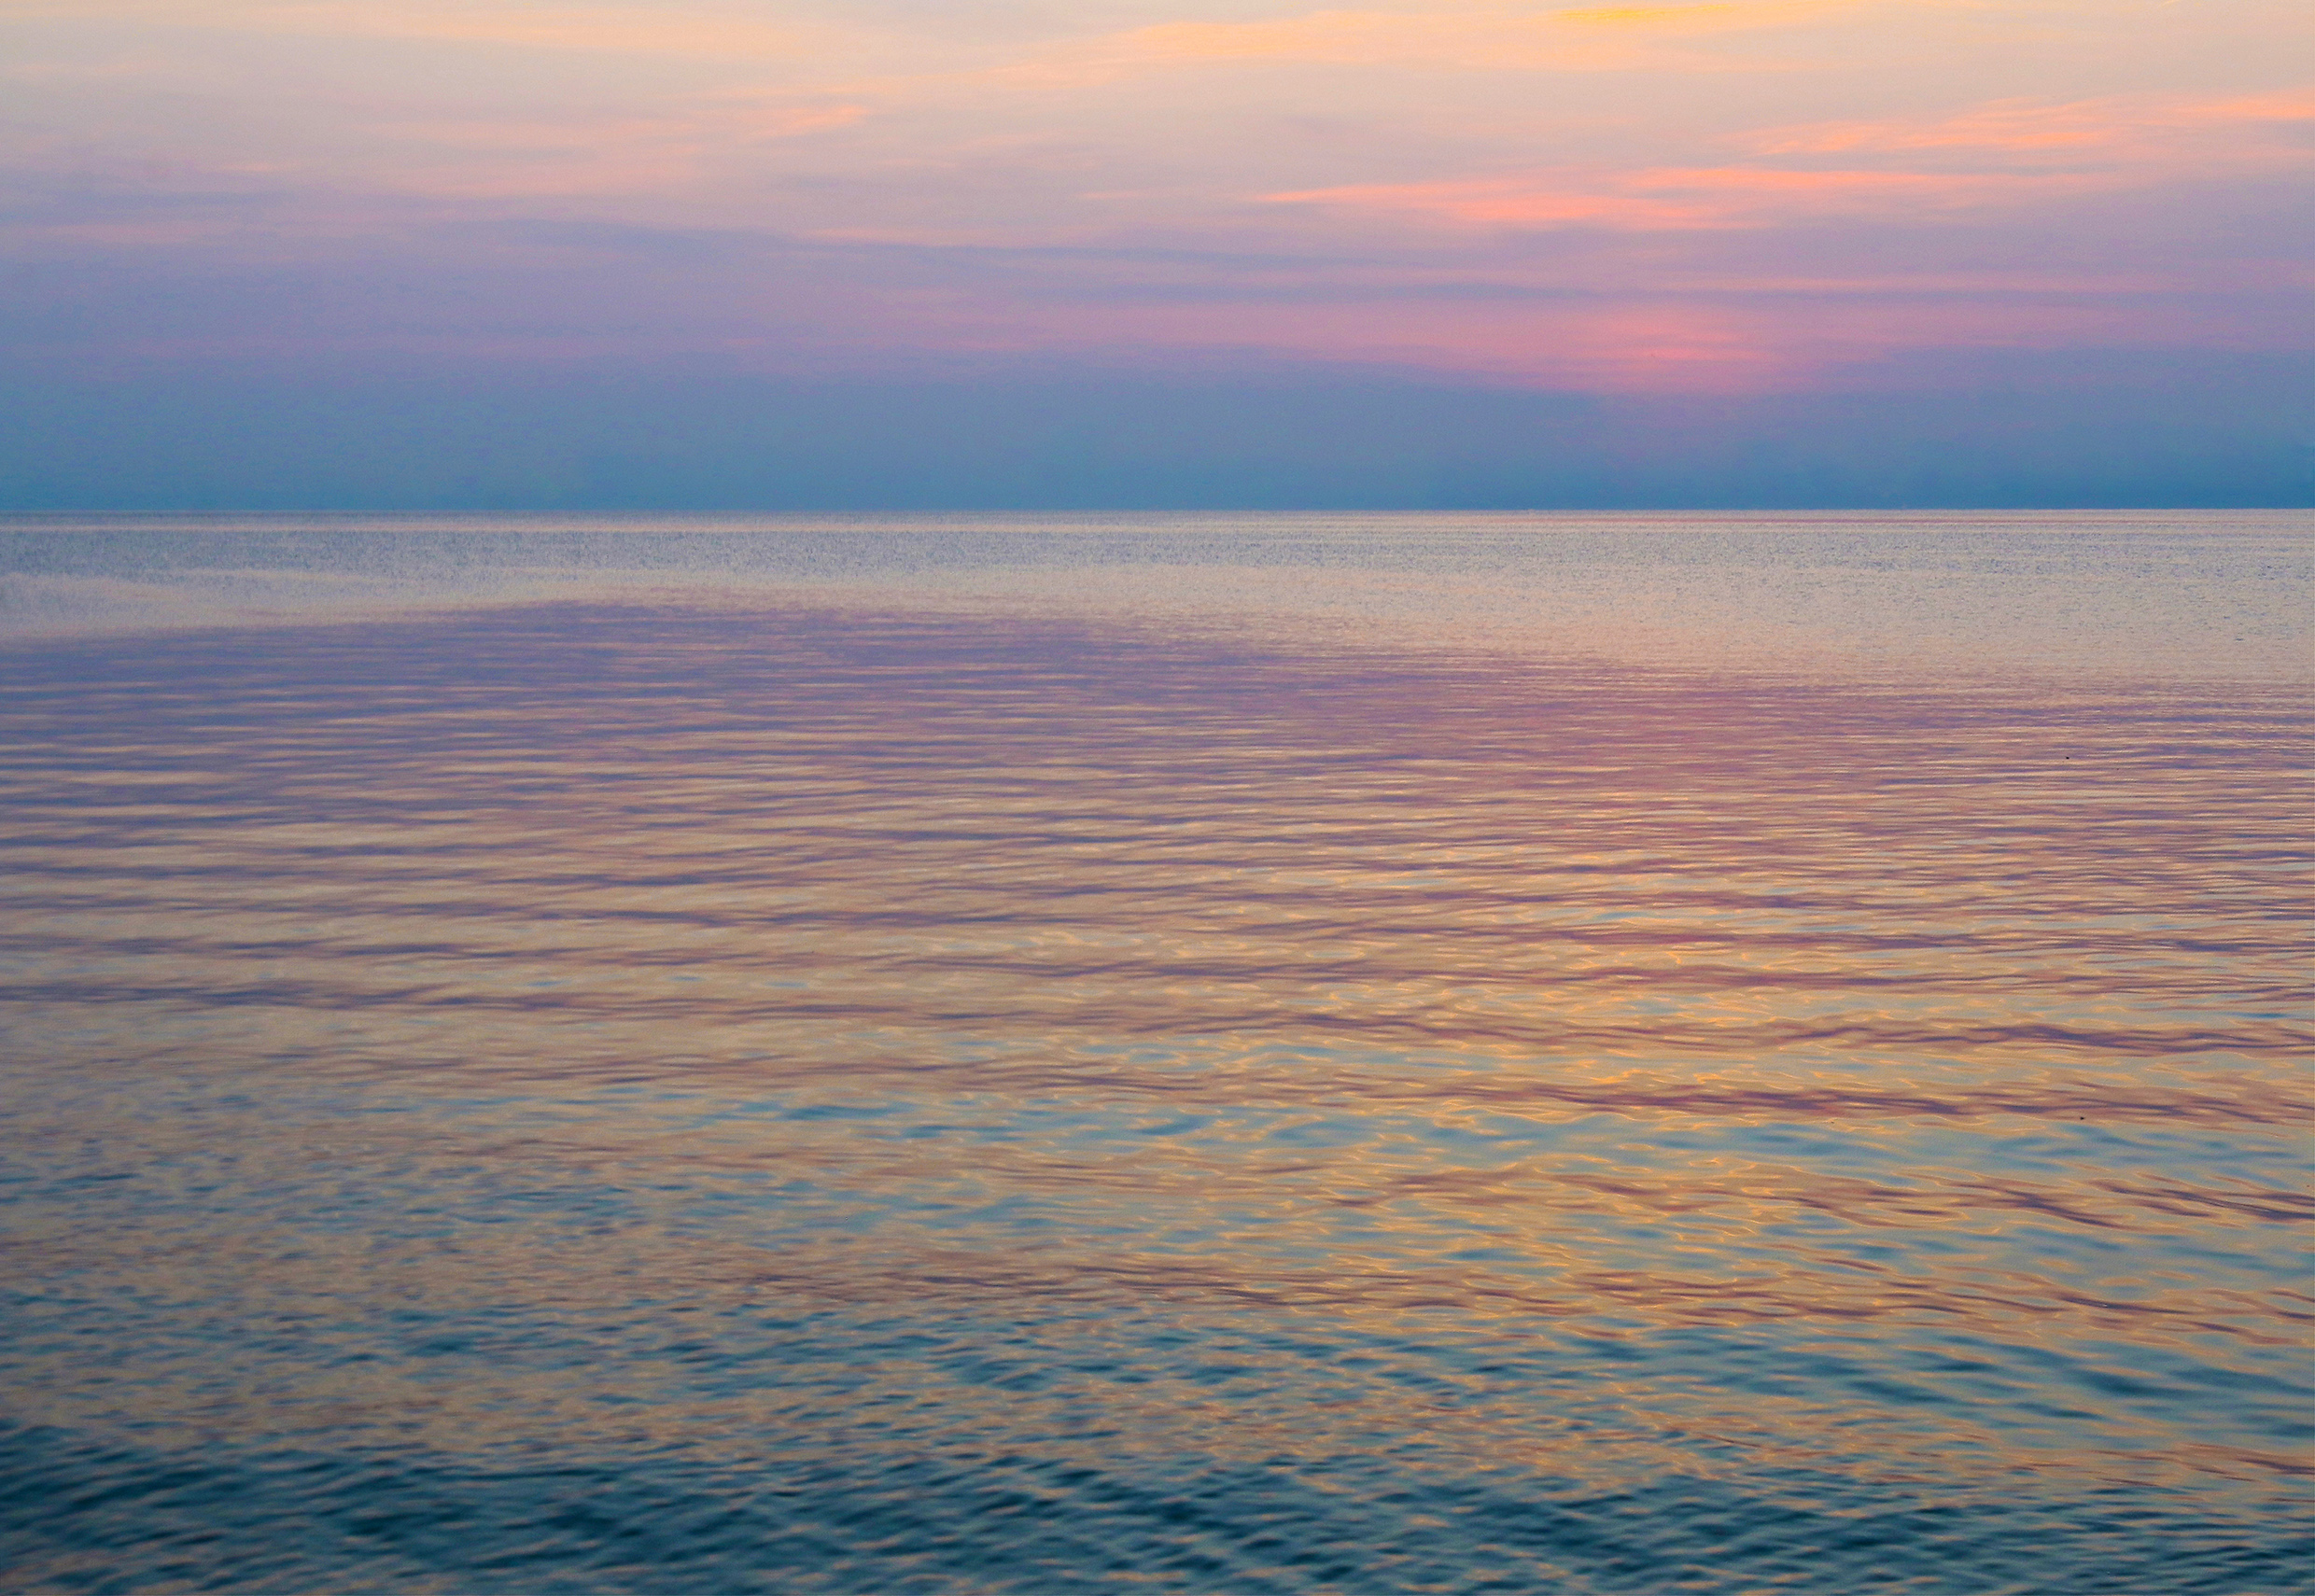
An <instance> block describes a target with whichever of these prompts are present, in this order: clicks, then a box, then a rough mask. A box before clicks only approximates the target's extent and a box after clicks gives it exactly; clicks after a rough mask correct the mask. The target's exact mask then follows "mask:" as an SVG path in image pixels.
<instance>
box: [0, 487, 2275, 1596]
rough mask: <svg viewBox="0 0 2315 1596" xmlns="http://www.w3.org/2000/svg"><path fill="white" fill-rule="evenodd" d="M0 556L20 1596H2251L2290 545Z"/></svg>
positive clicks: (1502, 521) (1749, 540)
mask: <svg viewBox="0 0 2315 1596" xmlns="http://www.w3.org/2000/svg"><path fill="white" fill-rule="evenodd" d="M0 532H5V533H6V536H5V537H0V550H5V553H6V562H7V569H8V571H9V572H10V573H12V574H11V575H10V578H9V580H10V581H11V582H12V583H13V585H12V586H11V587H10V588H9V589H8V592H9V593H10V594H11V595H13V596H12V603H13V606H14V608H13V609H11V610H10V611H8V612H7V613H8V614H10V615H13V616H14V617H15V621H14V624H15V628H16V629H15V631H14V632H13V634H12V635H11V636H10V637H8V638H7V640H6V641H5V642H0V670H5V676H6V695H5V698H0V721H5V729H6V735H5V737H0V749H5V752H4V753H0V801H4V802H5V803H6V805H7V815H8V824H7V829H6V837H5V844H4V845H0V846H4V847H5V851H6V855H7V858H6V863H7V872H8V874H7V886H6V888H5V891H6V894H7V906H8V912H7V917H6V919H5V922H4V923H0V1059H4V1062H0V1071H5V1072H4V1073H0V1157H4V1158H5V1163H4V1164H0V1179H4V1180H5V1184H4V1185H0V1204H4V1206H0V1212H4V1213H5V1215H6V1218H5V1220H4V1221H0V1223H4V1224H5V1225H6V1237H5V1239H6V1246H7V1259H8V1268H7V1274H6V1276H5V1284H6V1291H5V1295H0V1314H5V1331H4V1332H0V1387H4V1388H5V1391H6V1393H7V1403H6V1407H5V1414H6V1425H5V1428H4V1429H0V1559H5V1566H6V1567H7V1570H8V1579H7V1589H10V1590H19V1589H21V1590H24V1591H27V1592H41V1593H49V1592H99V1593H103V1592H116V1591H120V1592H126V1591H139V1592H177V1591H194V1590H203V1591H205V1590H224V1591H251V1592H282V1593H296V1596H306V1593H318V1592H331V1593H335V1592H358V1591H393V1592H405V1591H407V1592H436V1591H439V1592H445V1593H451V1596H467V1593H474V1596H484V1593H495V1592H510V1593H512V1592H520V1593H523V1596H530V1593H535V1592H536V1593H561V1592H574V1593H575V1592H586V1593H595V1592H605V1593H610V1592H638V1593H647V1592H648V1593H655V1592H663V1591H664V1592H726V1591H733V1592H737V1591H780V1592H785V1591H791V1590H793V1591H828V1592H878V1593H881V1592H892V1591H925V1592H943V1593H947V1592H981V1591H992V1592H993V1591H1004V1592H1016V1591H1018V1592H1046V1591H1057V1592H1059V1591H1079V1590H1115V1589H1159V1590H1179V1591H1189V1592H1206V1591H1229V1592H1236V1591H1246V1592H1322V1591H1340V1592H1353V1591H1356V1592H1366V1591H1377V1592H1384V1591H1388V1592H1399V1591H1433V1590H1437V1591H1454V1592H1463V1591H1480V1590H1505V1591H1543V1592H1610V1591H1613V1592H1647V1593H1651V1596H1652V1593H1656V1592H1672V1591H1703V1592H1712V1593H1729V1596H1735V1593H1739V1592H1742V1593H1753V1592H1767V1591H1776V1592H1787V1591H1791V1592H1824V1593H1828V1596H1831V1593H1841V1596H1847V1593H1852V1592H1858V1591H1864V1590H1890V1591H1907V1592H1925V1593H1926V1592H1939V1593H1943V1592H1969V1593H1972V1596H1975V1593H1981V1592H2026V1591H2032V1592H2066V1593H2069V1596H2070V1593H2074V1592H2085V1593H2086V1592H2098V1593H2105V1592H2147V1593H2168V1592H2188V1591H2223V1592H2229V1593H2280V1592H2291V1591H2299V1590H2308V1589H2315V1512H2310V1508H2315V1486H2311V1485H2310V1478H2311V1474H2310V1471H2315V1448H2311V1447H2310V1445H2309V1443H2310V1440H2311V1439H2315V1360H2310V1358H2309V1356H2308V1331H2309V1327H2310V1325H2315V1287H2311V1286H2310V1284H2309V1280H2310V1276H2309V1271H2308V1266H2307V1262H2306V1259H2307V1245H2306V1239H2307V1237H2308V1234H2309V1232H2308V1225H2309V1222H2310V1221H2315V1183H2311V1182H2310V1180H2309V1169H2308V1165H2309V1156H2308V1154H2309V1138H2308V1130H2309V1127H2310V1124H2311V1123H2315V1083H2311V1082H2310V1080H2309V1077H2308V1059H2309V1056H2310V1053H2311V1052H2315V1001H2311V999H2315V982H2310V980H2309V976H2308V972H2309V971H2310V970H2315V959H2310V958H2309V953H2310V943H2315V936H2311V935H2310V928H2309V920H2310V916H2311V915H2315V893H2310V890H2309V888H2310V880H2311V876H2310V870H2309V863H2310V854H2311V853H2315V844H2311V843H2310V841H2309V839H2310V838H2315V812H2311V811H2315V800H2311V799H2310V793H2309V789H2308V782H2307V771H2308V764H2309V761H2308V756H2309V754H2310V752H2315V714H2310V703H2309V698H2308V681H2309V679H2310V678H2315V647H2311V646H2310V628H2311V627H2315V604H2303V603H2302V602H2301V601H2302V600H2303V599H2305V598H2307V597H2308V596H2311V595H2310V592H2309V589H2310V573H2315V521H2311V520H2310V519H2309V518H2308V517H2304V516H2302V517H2298V518H2296V519H2295V520H2294V519H2293V518H2291V517H2287V516H2279V517H2266V518H2242V517H2234V518H2218V517H2204V518H2199V519H2198V518H2195V517H2170V518H2168V519H2161V518H2128V517H2107V518H2102V519H2101V518H2073V519H2070V520H2069V519H2065V518H2046V517H2045V518H2000V517H1980V518H1967V517H1961V518H1946V521H1945V522H1944V523H1929V522H1902V523H1900V522H1888V523H1883V522H1878V521H1875V520H1874V519H1873V518H1817V519H1815V520H1813V521H1810V520H1803V521H1791V522H1775V521H1769V520H1764V519H1763V518H1757V517H1756V518H1748V519H1742V520H1732V521H1731V522H1729V523H1727V524H1725V525H1721V524H1713V523H1709V522H1699V521H1697V520H1696V519H1695V518H1687V519H1683V520H1679V521H1663V522H1639V523H1635V521H1634V520H1632V519H1631V518H1625V519H1623V520H1620V521H1609V522H1592V521H1582V522H1576V521H1569V520H1559V521H1554V520H1551V519H1550V518H1531V519H1530V520H1529V521H1527V522H1522V521H1520V520H1518V519H1517V518H1504V517H1493V518H1480V519H1476V520H1465V519H1458V518H1454V517H1406V518H1388V517H1365V518H1357V519H1356V520H1355V521H1354V522H1349V523H1344V524H1342V525H1339V526H1337V525H1334V524H1332V523H1328V522H1326V521H1324V520H1320V519H1315V518H1299V519H1296V518H1267V519H1266V518H1249V517H1236V518H1228V517H1208V518H1195V517H1152V518H1142V519H1140V520H1136V519H1133V518H1109V519H1107V520H1104V521H1101V522H1099V523H1087V524H1083V525H1080V524H1076V523H1072V522H1069V521H1067V520H1066V519H1062V518H1047V519H1045V521H1042V522H1036V523H1025V522H1010V521H1008V522H1003V523H995V522H992V521H990V520H989V519H987V518H984V519H983V520H981V521H978V522H972V523H969V524H968V523H963V522H957V521H934V520H931V519H920V520H916V521H910V520H906V519H901V518H886V519H884V520H882V521H879V522H877V523H875V524H873V525H870V524H865V523H861V524H846V525H840V526H832V525H829V524H825V523H820V522H811V523H804V522H793V521H792V522H767V523H760V524H759V523H733V522H728V521H727V522H716V523H697V524H677V523H666V522H652V523H649V524H641V523H628V524H589V525H575V526H563V525H559V524H548V523H537V524H524V525H509V524H506V523H485V524H465V523H455V522H443V523H427V524H410V523H394V524H386V523H377V522H353V521H344V520H338V521H310V520H309V521H284V520H274V521H264V522H247V523H243V522H221V521H205V522H200V523H188V522H168V521H158V520H129V519H121V520H118V521H105V520H92V519H90V518H79V519H77V520H72V521H56V520H27V521H20V522H17V523H12V524H10V525H8V526H7V527H5V528H0ZM831 550H834V551H835V553H831V552H830V551H831ZM1260 573H1268V574H1267V575H1262V574H1260ZM2061 591H2063V592H2066V593H2069V594H2070V595H2072V596H2071V598H2070V599H2069V603H2070V605H2071V608H2070V609H2064V610H2062V611H2061V610H2059V609H2053V608H2052V602H2051V600H2050V595H2052V594H2053V593H2057V592H2061ZM1732 595H1733V596H1732ZM1620 617H1621V620H1620V619H1619V618H1620Z"/></svg>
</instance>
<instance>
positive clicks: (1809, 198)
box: [1263, 166, 2104, 231]
mask: <svg viewBox="0 0 2315 1596" xmlns="http://www.w3.org/2000/svg"><path fill="white" fill-rule="evenodd" d="M2101 186H2104V185H2103V184H2102V183H2101V182H2100V180H2098V179H2096V178H2088V177H2081V176H2076V175H2021V174H2011V173H1990V174H1959V175H1955V174H1943V173H1921V172H1790V171H1781V170H1776V169H1774V168H1769V167H1746V166H1727V167H1655V168H1649V169H1645V170H1642V171H1638V172H1633V173H1626V174H1590V175H1560V176H1558V177H1556V178H1555V177H1539V178H1516V177H1507V178H1494V179H1481V180H1478V181H1466V182H1445V183H1402V184H1367V185H1352V186H1349V187H1345V188H1339V189H1301V190H1298V191H1294V192H1288V193H1280V194H1268V195H1265V196H1263V197H1264V198H1265V199H1266V200H1268V201H1270V203H1275V204H1317V205H1330V206H1337V207H1341V208H1345V209H1350V210H1368V211H1375V210H1380V211H1400V212H1414V213H1417V214H1427V215H1430V216H1434V217H1440V218H1442V219H1444V220H1448V221H1453V222H1466V223H1476V224H1480V225H1487V226H1497V227H1522V228H1550V227H1583V226H1590V227H1603V228H1610V229H1616V230H1621V231H1682V230H1688V229H1698V228H1739V227H1764V226H1769V225H1772V224H1774V223H1775V222H1779V221H1790V220H1799V219H1808V218H1816V217H1875V216H1891V215H1898V216H1905V215H1919V214H1921V213H1922V212H1924V211H1933V212H1935V211H1944V212H1950V211H1963V210H1973V209H1982V208H1985V207H1988V206H1996V205H2008V204H2018V203H2027V202H2030V201H2035V200H2041V199H2047V198H2052V197H2057V196H2061V195H2067V194H2073V193H2080V192H2084V191H2086V190H2087V189H2093V188H2097V187H2101Z"/></svg>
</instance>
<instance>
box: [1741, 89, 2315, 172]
mask: <svg viewBox="0 0 2315 1596" xmlns="http://www.w3.org/2000/svg"><path fill="white" fill-rule="evenodd" d="M2305 122H2315V89H2299V90H2291V91H2284V92H2280V93H2274V94H2257V95H2238V96H2234V97H2230V98H2224V99H2199V100H2184V99H2179V98H2175V97H2173V98H2166V99H2154V98H2149V97H2144V96H2129V97H2112V98H2107V99H2098V100H2077V101H2072V102H2069V103H2065V104H2059V105H2047V104H2038V103H2036V102H2033V101H2029V100H2003V101H1997V102H1996V103H1994V104H1992V105H1981V106H1978V107H1976V108H1974V109H1972V110H1970V111H1966V112H1964V113H1962V114H1961V115H1959V116H1956V117H1943V118H1939V119H1934V120H1929V121H1859V122H1818V123H1813V124H1810V125H1807V126H1803V127H1797V128H1785V129H1779V130H1776V131H1775V132H1771V133H1763V134H1761V135H1760V136H1759V137H1758V138H1756V139H1754V140H1753V141H1751V143H1752V147H1753V148H1755V149H1757V150H1759V151H1761V153H1762V154H1768V155H1820V154H1848V153H1853V152H1867V151H1889V152H1895V151H1903V150H1952V151H1957V152H1980V153H1985V154H1993V155H2008V156H2027V157H2034V156H2039V155H2042V154H2045V153H2051V154H2058V155H2061V156H2064V157H2069V158H2070V157H2074V156H2078V155H2081V154H2084V153H2089V152H2103V153H2105V154H2108V155H2110V156H2113V157H2116V158H2132V157H2143V156H2146V155H2150V154H2156V153H2160V152H2163V151H2166V150H2180V149H2182V148H2183V147H2186V146H2188V145H2190V144H2196V143H2200V144H2202V145H2204V146H2206V147H2208V146H2209V144H2210V142H2211V140H2212V139H2213V138H2214V137H2215V138H2218V139H2222V140H2223V139H2224V138H2225V137H2226V135H2228V134H2230V133H2231V134H2234V135H2235V136H2236V138H2237V141H2238V148H2240V149H2241V151H2242V153H2243V155H2244V156H2245V157H2246V158H2249V157H2251V156H2252V155H2253V153H2254V151H2253V148H2252V147H2251V146H2248V145H2244V144H2243V143H2242V142H2241V140H2242V135H2244V134H2246V133H2255V131H2256V130H2259V129H2262V128H2265V127H2267V126H2286V125H2289V124H2294V123H2305ZM2258 152H2259V153H2263V154H2264V153H2275V154H2286V155H2287V154H2293V153H2296V154H2299V155H2301V156H2304V155H2305V153H2306V152H2305V150H2304V149H2303V148H2294V147H2288V146H2275V145H2272V144H2269V143H2267V142H2266V141H2261V142H2260V144H2259V146H2258Z"/></svg>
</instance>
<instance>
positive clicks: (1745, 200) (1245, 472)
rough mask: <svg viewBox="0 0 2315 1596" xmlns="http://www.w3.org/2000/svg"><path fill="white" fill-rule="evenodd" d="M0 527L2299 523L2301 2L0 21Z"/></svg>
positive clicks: (2306, 62) (2313, 53)
mask: <svg viewBox="0 0 2315 1596" xmlns="http://www.w3.org/2000/svg"><path fill="white" fill-rule="evenodd" d="M0 138H5V141H6V147H5V153H4V154H0V182H4V183H5V185H6V210H5V220H4V221H0V258H4V261H5V263H4V264H0V272H5V278H4V279H0V283H4V284H5V287H6V293H5V295H0V326H5V337H6V339H7V363H6V368H5V371H0V509H17V510H52V509H107V508H110V509H164V510H165V509H203V510H217V509H225V510H230V509H326V508H345V509H378V508H436V509H459V508H475V509H516V508H541V509H557V508H573V509H576V508H596V509H626V508H635V509H655V508H665V509H686V508H699V509H714V508H762V509H781V508H845V507H858V508H941V507H974V506H1007V507H1026V508H1059V509H1066V508H1077V507H1087V508H1091V507H1102V506H1120V507H1143V506H1150V507H1163V506H1169V505H1179V506H1183V507H1205V506H1241V505H1242V506H1253V507H1262V506H1272V505H1276V506H1285V505H1300V506H1311V507H1318V508H1324V507H1328V506H1334V505H1340V506H1345V507H1361V508H1371V507H1394V506H1404V507H1409V508H1420V507H1425V506H1431V507H1440V508H1456V507H1465V506H1470V507H1544V508H1549V507H1552V506H1566V507H1571V508H1576V507H1589V506H1616V505H1630V506H1650V505H1664V506H1691V505H1692V506H1710V505H1716V504H1724V505H1729V506H1762V505H1780V504H1789V505H1796V506H1817V505H1828V506H1830V505H1859V506H1868V507H1871V506H1881V505H1915V504H1917V505H1962V504H1986V505H2027V506H2032V505H2051V506H2056V505H2110V504H2111V505H2156V506H2158V505H2166V504H2205V505H2218V506H2224V505H2237V504H2241V505H2253V504H2266V505H2294V504H2308V503H2310V502H2315V303H2311V302H2310V301H2315V294H2311V293H2310V290H2311V289H2315V257H2311V255H2310V248H2309V245H2310V233H2315V204H2310V203H2309V201H2310V194H2309V191H2308V190H2309V178H2310V175H2315V7H2308V5H2306V3H2305V0H2023V3H2017V4H2001V3H1994V0H1985V3H1964V4H1955V3H1948V0H1863V3H1845V0H1729V3H1707V4H1676V5H1665V6H1646V7H1574V8H1569V7H1536V6H1533V5H1526V4H1515V3H1514V4H1497V3H1490V0H1387V3H1385V4H1382V5H1379V6H1376V7H1372V8H1361V7H1355V6H1345V7H1311V6H1309V5H1307V4H1300V3H1292V0H1287V3H1277V0H1202V3H1199V0H1070V3H1067V4H1064V3H1061V0H981V3H974V4H962V3H959V0H948V3H947V4H933V3H930V0H630V3H627V4H619V5H588V4H580V3H561V0H556V3H529V0H0Z"/></svg>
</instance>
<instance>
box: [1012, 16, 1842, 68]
mask: <svg viewBox="0 0 2315 1596" xmlns="http://www.w3.org/2000/svg"><path fill="white" fill-rule="evenodd" d="M1853 4H1854V0H1738V3H1734V4H1720V5H1703V6H1668V7H1635V8H1611V9H1598V8H1587V9H1574V10H1531V9H1526V8H1522V7H1508V6H1500V7H1497V6H1491V7H1476V8H1475V7H1455V8H1454V9H1452V10H1439V11H1424V10H1398V11H1368V10H1339V11H1312V12H1309V13H1306V14H1305V15H1303V16H1299V17H1283V18H1276V19H1272V20H1269V21H1249V22H1165V23H1159V24H1157V25H1156V26H1153V27H1146V28H1140V29H1136V30H1135V31H1133V32H1131V33H1129V34H1123V35H1116V36H1115V37H1113V38H1110V39H1106V40H1102V41H1101V42H1100V43H1098V44H1096V45H1093V46H1089V47H1080V48H1076V49H1070V50H1067V51H1063V52H1057V53H1055V54H1053V55H1049V56H1047V57H1045V58H1044V59H1043V60H1041V61H1040V62H1037V63H1031V65H1029V66H1028V67H1024V68H1015V69H1011V70H1012V71H1013V72H1015V73H1017V74H1018V73H1026V74H1027V75H1029V76H1031V77H1059V78H1065V79H1070V80H1077V79H1080V78H1091V79H1095V80H1098V79H1099V78H1101V77H1106V76H1115V75H1116V74H1118V73H1121V72H1127V71H1132V70H1137V69H1144V68H1149V67H1157V66H1170V65H1184V64H1189V63H1201V62H1202V63H1213V62H1269V63H1279V64H1301V65H1317V66H1392V65H1413V66H1426V67H1439V66H1450V67H1464V68H1480V69H1486V68H1495V69H1516V70H1530V71H1532V70H1537V69H1557V70H1563V71H1597V70H1610V69H1625V68H1632V67H1639V66H1658V67H1665V66H1689V67H1696V66H1701V65H1706V64H1723V65H1724V64H1725V63H1710V62H1709V60H1708V58H1704V57H1697V56H1687V57H1673V56H1670V55H1668V54H1667V53H1666V52H1664V51H1663V50H1662V49H1651V48H1650V47H1651V46H1654V45H1656V44H1658V43H1659V42H1660V41H1664V40H1670V39H1678V38H1689V37H1699V36H1703V35H1712V34H1730V33H1744V32H1754V31H1759V30H1762V29H1771V28H1780V27H1789V26H1792V25H1795V24H1797V23H1801V22H1805V21H1811V20H1814V19H1815V18H1816V17H1817V16H1819V15H1822V14H1823V13H1825V12H1828V11H1831V10H1835V9H1840V8H1844V7H1846V6H1849V5H1853Z"/></svg>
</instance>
